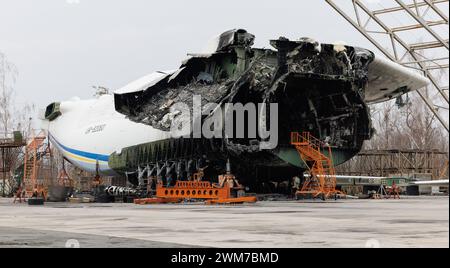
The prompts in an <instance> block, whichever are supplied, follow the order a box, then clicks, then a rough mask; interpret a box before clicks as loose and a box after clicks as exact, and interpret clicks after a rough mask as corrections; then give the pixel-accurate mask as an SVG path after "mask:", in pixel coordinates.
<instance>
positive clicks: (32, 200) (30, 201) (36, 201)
mask: <svg viewBox="0 0 450 268" xmlns="http://www.w3.org/2000/svg"><path fill="white" fill-rule="evenodd" d="M28 205H29V206H42V205H44V198H30V199H28Z"/></svg>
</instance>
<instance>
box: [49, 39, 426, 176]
mask: <svg viewBox="0 0 450 268" xmlns="http://www.w3.org/2000/svg"><path fill="white" fill-rule="evenodd" d="M253 41H254V36H253V35H252V34H250V33H248V32H247V31H245V30H232V31H228V32H225V33H223V34H222V35H220V36H218V37H217V38H215V39H214V40H213V41H212V42H211V43H210V44H209V51H208V52H207V53H204V54H191V55H189V56H190V57H189V59H187V60H186V61H185V62H183V64H182V66H181V67H180V68H179V69H178V70H176V71H169V72H156V73H152V74H150V75H148V76H146V77H143V78H141V79H139V80H137V81H135V82H133V83H131V84H129V85H127V86H125V87H124V88H122V89H119V90H117V91H116V92H115V94H114V96H111V95H105V96H102V97H100V98H98V99H95V100H88V101H78V100H75V101H70V102H62V103H53V104H51V105H50V106H48V108H47V111H46V118H47V120H49V121H50V124H49V133H50V137H51V139H52V141H53V143H54V144H55V145H56V146H57V147H58V148H59V149H60V150H61V151H62V152H63V154H64V156H65V157H66V159H68V160H69V161H70V162H72V163H74V164H75V165H77V166H79V167H81V168H83V169H85V170H88V171H91V172H92V171H95V170H98V171H100V173H104V174H127V175H130V174H139V175H140V177H142V176H161V177H172V178H178V179H183V178H187V177H189V175H190V174H192V173H193V172H195V170H196V169H198V168H202V167H205V166H208V168H207V171H208V173H207V174H208V176H211V177H212V176H214V175H216V174H220V173H222V172H223V171H224V168H225V163H226V161H227V159H230V161H231V163H232V167H233V172H234V173H236V174H237V175H238V176H239V178H240V180H241V181H242V182H243V183H245V184H247V185H254V183H256V180H258V181H259V182H260V181H264V180H276V179H280V178H283V177H284V178H288V177H287V176H291V175H294V174H298V173H299V169H300V170H301V169H306V166H305V165H304V164H303V163H302V161H301V159H300V157H299V155H298V153H297V151H296V149H295V148H294V147H293V146H292V145H291V144H290V134H291V132H303V131H308V132H311V133H312V134H313V135H314V136H315V137H318V138H320V139H321V140H322V141H324V142H326V143H328V144H329V145H330V146H331V147H332V148H333V160H334V163H335V164H336V165H338V164H341V163H343V162H345V161H347V160H349V159H350V158H352V157H353V156H354V155H355V154H357V153H358V152H359V151H360V150H361V148H362V146H363V143H364V141H365V140H368V139H370V138H371V137H372V135H373V132H374V130H373V128H372V124H371V116H370V110H369V107H368V104H372V103H377V102H383V101H387V100H391V99H393V98H397V97H399V96H401V95H402V94H405V93H407V92H410V91H413V90H417V89H420V88H422V87H424V86H426V85H427V84H428V81H427V79H425V78H424V77H422V76H420V75H419V74H416V73H415V72H412V71H411V70H409V69H407V68H405V67H403V66H400V65H398V64H396V63H394V62H391V61H389V60H386V59H384V58H382V57H379V56H376V55H375V54H374V53H372V52H371V51H369V50H367V49H363V48H358V47H352V46H347V45H343V44H321V43H318V42H316V41H314V40H312V39H308V38H301V39H299V40H298V41H291V40H288V39H286V38H283V37H281V38H279V39H277V40H272V41H271V42H270V44H271V45H272V46H273V47H274V49H259V48H253V47H252V46H253ZM195 96H198V97H199V98H200V101H201V107H200V113H201V122H204V121H207V120H208V118H211V117H212V116H213V114H214V111H216V110H217V107H218V108H219V109H225V108H224V107H225V105H226V104H237V103H241V104H243V105H246V104H249V103H250V104H259V106H257V107H259V108H258V109H259V110H261V109H264V110H265V112H266V113H265V114H264V113H263V114H261V115H262V116H260V117H258V118H252V117H251V116H250V114H251V112H247V113H244V114H241V115H240V116H244V117H245V118H244V119H243V120H244V121H245V123H246V124H245V129H244V130H242V129H238V130H236V125H234V127H235V128H234V130H233V131H234V132H233V133H235V132H236V131H241V132H243V133H245V135H244V137H240V136H239V137H236V138H234V136H233V135H229V133H222V134H223V135H219V136H215V137H212V138H206V137H204V136H202V137H195V134H194V133H192V132H193V131H194V129H195V127H193V128H190V129H189V131H190V132H191V133H190V134H192V135H183V137H174V136H173V135H171V134H170V128H171V125H172V123H173V122H175V121H177V120H179V121H180V120H181V121H182V122H183V124H186V123H189V124H190V125H191V126H194V125H195V124H196V122H195V120H194V119H192V118H189V119H187V120H188V121H189V122H186V119H181V118H177V117H181V115H180V113H177V112H176V109H174V107H173V106H174V104H176V103H185V104H187V106H188V107H191V108H190V112H192V113H194V114H195ZM209 103H216V104H217V106H216V107H215V108H216V109H207V107H206V106H207V104H209ZM270 104H278V106H277V111H276V110H275V111H274V109H272V108H271V107H272V106H270ZM205 110H208V111H206V112H205ZM271 110H272V111H271ZM258 112H259V111H258ZM258 114H259V113H258ZM269 114H270V115H269ZM234 116H237V115H234ZM273 116H275V117H273ZM221 118H224V117H221ZM183 120H184V121H183ZM224 120H225V119H224ZM238 120H239V119H238ZM238 120H236V121H238ZM255 120H256V121H257V122H254V121H255ZM273 120H277V126H276V127H277V129H276V134H277V140H276V144H273V143H271V145H274V146H267V147H266V148H264V146H261V144H262V143H264V142H267V140H265V139H266V138H267V137H264V138H261V136H260V135H257V136H256V137H255V136H254V133H253V135H250V134H251V133H252V132H253V131H251V130H250V129H249V126H252V125H255V124H256V125H258V126H264V127H266V128H268V127H269V126H271V123H273V122H271V121H273ZM222 123H224V122H222ZM234 124H235V123H234ZM215 127H217V125H215V124H212V126H210V129H211V130H214V128H215ZM184 134H189V133H184ZM130 178H131V177H130ZM131 181H132V182H133V183H137V179H136V178H135V179H131Z"/></svg>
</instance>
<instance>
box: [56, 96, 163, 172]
mask: <svg viewBox="0 0 450 268" xmlns="http://www.w3.org/2000/svg"><path fill="white" fill-rule="evenodd" d="M60 107H61V108H60V109H61V113H62V115H61V116H59V117H58V118H56V119H55V120H53V121H51V122H49V123H48V132H49V137H50V141H51V143H52V144H53V146H55V147H57V148H58V150H59V151H61V153H62V154H63V155H64V157H65V158H66V159H67V160H68V161H69V162H71V163H72V164H74V165H75V166H77V167H79V168H81V169H83V170H85V171H88V172H96V170H97V165H98V171H99V173H100V174H102V175H114V174H115V172H114V171H113V170H112V169H111V168H110V167H109V165H108V160H109V156H110V155H111V154H112V153H114V152H120V151H121V150H122V149H123V148H126V147H129V146H133V145H136V144H143V143H148V142H153V141H157V140H162V139H166V138H167V137H169V136H170V135H169V133H168V132H164V131H160V130H157V129H155V128H153V127H151V126H148V125H144V124H139V123H135V122H132V121H130V120H129V119H127V118H126V117H125V116H124V115H122V114H120V113H118V112H116V111H115V109H114V96H113V95H103V96H100V97H99V98H97V99H91V100H75V101H67V102H62V103H61V106H60Z"/></svg>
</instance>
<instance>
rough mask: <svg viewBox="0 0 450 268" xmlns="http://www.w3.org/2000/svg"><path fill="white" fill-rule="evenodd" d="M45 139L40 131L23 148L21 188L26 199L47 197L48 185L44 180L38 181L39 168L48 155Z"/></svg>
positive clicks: (48, 150)
mask: <svg viewBox="0 0 450 268" xmlns="http://www.w3.org/2000/svg"><path fill="white" fill-rule="evenodd" d="M46 139H47V137H46V135H45V133H44V132H43V131H41V132H40V133H39V134H38V135H36V136H34V137H32V139H31V141H30V142H29V143H28V144H27V146H26V147H25V156H24V171H23V182H22V183H23V188H24V190H25V194H26V197H27V198H30V197H32V196H33V195H36V194H37V195H41V196H42V197H43V198H44V199H45V198H46V197H47V193H48V186H49V183H48V182H47V181H45V180H44V179H39V168H40V165H41V163H42V161H43V159H44V157H45V156H47V155H50V148H49V147H48V146H46V143H45V140H46Z"/></svg>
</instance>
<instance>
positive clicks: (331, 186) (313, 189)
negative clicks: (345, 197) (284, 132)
mask: <svg viewBox="0 0 450 268" xmlns="http://www.w3.org/2000/svg"><path fill="white" fill-rule="evenodd" d="M291 144H292V145H294V146H295V148H296V149H297V151H298V153H299V155H300V158H301V159H302V161H303V162H304V163H305V164H306V166H307V167H308V170H309V177H307V178H306V180H305V182H304V183H303V187H302V189H301V190H299V191H298V192H297V193H296V195H297V196H311V197H313V198H317V197H322V199H327V198H330V197H332V196H334V197H335V198H336V197H337V195H338V194H341V192H340V191H338V190H336V171H335V168H334V164H333V160H332V153H331V147H330V146H329V145H328V144H325V143H323V142H322V141H320V140H319V139H317V138H315V137H314V136H312V135H311V133H309V132H303V133H298V132H293V133H291ZM325 147H327V150H328V156H327V155H325V154H324V153H323V151H324V148H325Z"/></svg>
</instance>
